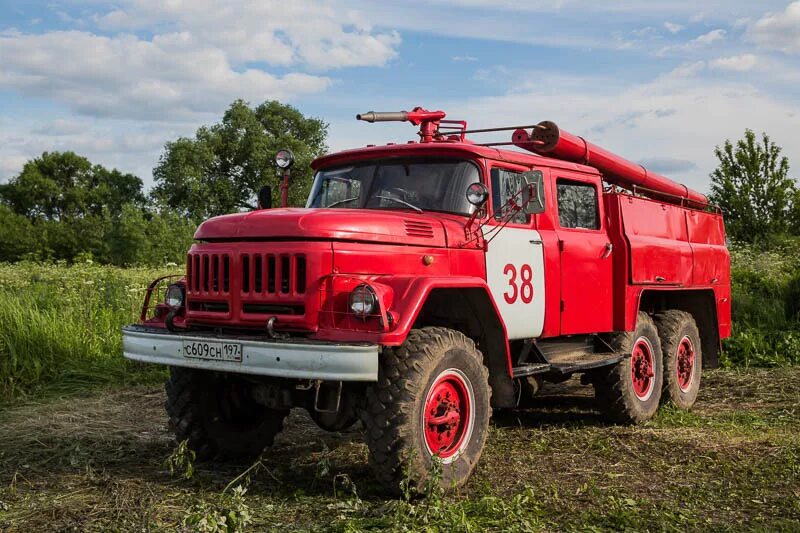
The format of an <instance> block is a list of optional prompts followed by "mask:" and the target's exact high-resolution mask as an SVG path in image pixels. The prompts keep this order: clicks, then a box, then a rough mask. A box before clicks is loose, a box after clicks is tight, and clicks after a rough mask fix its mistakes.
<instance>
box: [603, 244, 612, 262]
mask: <svg viewBox="0 0 800 533" xmlns="http://www.w3.org/2000/svg"><path fill="white" fill-rule="evenodd" d="M613 250H614V245H613V244H611V243H610V242H607V243H606V249H605V251H603V255H602V256H601V257H600V259H605V258H606V257H608V256H609V255H611V252H612V251H613Z"/></svg>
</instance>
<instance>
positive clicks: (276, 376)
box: [123, 108, 730, 489]
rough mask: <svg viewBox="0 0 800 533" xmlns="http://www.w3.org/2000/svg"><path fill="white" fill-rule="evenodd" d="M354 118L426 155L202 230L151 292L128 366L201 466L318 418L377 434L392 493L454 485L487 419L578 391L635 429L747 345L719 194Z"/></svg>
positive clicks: (376, 455)
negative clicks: (734, 333) (555, 393)
mask: <svg viewBox="0 0 800 533" xmlns="http://www.w3.org/2000/svg"><path fill="white" fill-rule="evenodd" d="M359 118H361V119H362V120H366V121H368V122H377V121H383V120H402V121H408V122H411V123H413V124H415V125H418V126H420V132H419V136H420V140H419V142H409V143H406V144H389V145H385V146H369V147H366V148H361V149H356V150H348V151H343V152H338V153H335V154H330V155H326V156H324V157H321V158H319V159H317V160H316V161H314V163H313V168H314V169H315V171H316V174H315V179H314V183H313V186H312V189H311V192H310V195H309V198H308V202H307V205H306V207H305V208H288V207H285V206H284V207H281V208H275V209H263V210H256V211H252V212H249V213H237V214H232V215H225V216H221V217H216V218H213V219H210V220H208V221H206V222H204V223H203V224H201V225H200V227H199V228H198V229H197V232H196V234H195V239H196V240H197V243H196V244H194V245H193V246H192V248H191V249H190V250H189V252H188V254H187V264H186V275H185V277H182V278H181V279H179V280H174V281H172V282H171V283H169V282H168V280H167V281H165V280H157V281H156V282H154V283H153V285H151V287H150V290H149V291H148V296H147V298H146V301H145V304H144V307H143V310H142V316H141V320H140V322H139V323H138V324H135V325H131V326H128V327H126V328H125V329H124V332H123V333H124V354H125V356H126V357H127V358H129V359H132V360H137V361H143V362H151V363H158V364H165V365H169V366H170V367H171V377H170V379H169V381H168V383H167V396H168V401H167V410H168V412H169V416H170V419H171V421H172V424H173V426H174V427H175V428H176V433H177V437H178V439H179V440H188V441H189V445H190V446H191V447H192V448H193V449H194V450H195V452H196V453H197V455H198V457H199V458H201V459H214V458H218V457H222V456H231V455H232V456H237V457H240V456H247V455H257V454H259V453H261V452H262V450H263V449H264V448H265V447H266V446H268V445H269V444H271V443H272V439H273V437H274V436H275V434H277V432H278V431H280V430H281V428H282V424H283V420H284V418H285V417H286V414H287V413H288V412H289V410H290V409H291V408H294V407H304V408H306V409H308V411H309V413H310V414H311V416H312V418H313V419H314V420H315V421H316V422H317V424H318V425H319V426H320V427H322V428H324V429H327V430H331V431H339V430H343V429H345V428H347V427H349V426H351V425H352V424H353V423H355V422H356V421H357V420H358V419H360V420H361V421H362V423H363V426H364V429H365V431H364V436H365V439H366V441H367V443H368V445H369V448H370V462H371V464H372V466H373V467H374V469H375V472H376V475H377V476H378V478H379V479H380V480H381V481H382V482H384V483H385V484H386V485H387V486H388V487H390V488H394V489H397V488H398V487H399V483H400V481H401V479H402V478H403V477H404V476H405V477H408V478H410V480H411V481H412V483H415V484H417V486H419V484H420V483H421V482H422V481H424V480H425V479H426V477H427V476H428V472H429V471H430V467H431V464H432V462H433V461H434V460H438V461H440V462H441V463H442V467H443V479H442V482H443V483H444V484H445V485H446V486H448V487H451V486H453V485H460V484H463V483H464V482H466V480H467V478H468V477H469V475H470V473H471V472H472V470H473V469H474V467H475V464H476V463H477V461H478V459H479V457H480V455H481V451H482V450H483V447H484V444H485V441H486V437H487V432H488V424H489V418H490V416H491V414H492V410H493V409H497V408H518V407H524V406H525V405H526V403H527V402H528V401H529V398H530V397H531V396H533V395H534V394H535V393H536V392H537V391H538V389H539V388H540V386H541V385H542V383H543V381H553V382H559V381H564V380H566V379H568V378H569V377H571V376H573V375H575V374H580V375H581V376H582V382H583V383H584V384H586V385H592V386H593V387H594V390H595V393H596V397H597V405H598V408H599V409H600V411H601V412H602V413H604V415H605V416H607V417H608V418H609V419H610V420H614V421H617V422H622V423H640V422H643V421H645V420H647V419H649V418H650V417H652V416H653V414H655V412H656V410H657V409H658V407H659V405H661V404H662V403H665V402H670V403H672V404H674V405H676V406H678V407H680V408H686V409H688V408H689V407H691V405H692V404H693V403H694V401H695V399H696V397H697V391H698V389H699V387H700V381H701V374H702V368H703V366H713V365H715V364H716V363H717V362H718V357H719V350H720V341H721V340H722V339H724V338H726V337H727V336H729V335H730V263H729V255H728V251H727V248H726V245H725V231H724V225H723V220H722V216H721V214H720V213H719V211H718V210H716V209H714V208H712V207H710V206H709V205H708V202H707V201H706V199H705V197H704V196H703V195H701V194H699V193H696V192H694V191H691V190H689V189H687V188H686V187H684V186H681V185H678V184H676V183H674V182H672V181H670V180H668V179H667V178H664V177H663V176H659V175H657V174H654V173H651V172H648V171H647V170H646V169H644V168H643V167H641V166H638V165H635V164H633V163H630V162H628V161H626V160H624V159H622V158H619V157H618V156H615V155H613V154H611V153H610V152H607V151H605V150H603V149H602V148H599V147H597V146H595V145H593V144H591V143H588V142H586V141H585V140H583V139H581V138H580V137H575V136H572V135H570V134H568V133H566V132H563V131H561V130H559V129H558V127H557V126H556V125H555V124H553V123H551V122H542V123H539V124H536V125H532V126H525V127H514V128H491V129H489V130H468V128H467V125H466V123H465V122H463V121H447V120H445V114H444V113H443V112H441V111H434V112H430V111H426V110H424V109H421V108H416V109H414V110H413V111H410V112H400V113H367V114H364V115H359ZM502 130H508V131H511V132H513V133H512V138H511V141H510V142H506V143H484V144H477V143H475V142H472V141H470V140H468V139H467V138H466V135H467V134H478V133H488V132H492V131H502ZM498 144H500V145H509V146H512V145H513V146H515V147H517V148H521V149H522V150H510V149H505V148H500V147H498V146H497V145H498ZM434 458H436V459H434Z"/></svg>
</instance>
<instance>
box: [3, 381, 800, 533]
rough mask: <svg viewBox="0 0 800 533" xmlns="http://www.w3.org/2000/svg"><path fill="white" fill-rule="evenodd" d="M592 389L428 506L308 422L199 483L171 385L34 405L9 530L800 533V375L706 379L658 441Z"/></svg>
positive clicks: (10, 430)
mask: <svg viewBox="0 0 800 533" xmlns="http://www.w3.org/2000/svg"><path fill="white" fill-rule="evenodd" d="M586 392H587V391H586V390H585V389H582V388H581V389H577V388H575V386H574V383H573V382H568V383H566V384H562V385H560V386H558V387H554V388H551V389H550V390H549V391H546V392H545V394H544V395H543V396H542V397H540V398H539V400H538V403H537V405H536V406H535V407H534V408H533V409H530V410H527V411H523V412H519V413H515V414H513V415H505V416H496V417H495V418H494V423H493V426H492V429H491V437H490V440H489V444H488V446H487V449H486V450H485V452H484V455H483V459H482V460H481V462H480V464H479V465H478V468H477V470H476V473H475V475H474V476H473V478H472V479H471V481H470V482H469V484H468V486H467V487H466V488H465V489H464V490H463V491H462V492H461V493H459V494H456V495H451V496H442V495H441V494H436V493H434V494H431V496H430V497H429V498H428V499H426V500H420V501H416V502H407V501H404V500H403V499H400V500H387V499H384V497H383V496H382V495H381V493H380V491H379V490H378V489H377V488H376V487H375V486H374V485H373V484H372V481H371V477H370V473H369V470H368V468H367V465H366V453H367V451H366V447H365V446H364V444H362V443H361V441H360V438H359V435H358V430H357V429H353V430H351V431H348V432H345V433H341V434H328V433H324V432H322V431H320V430H318V429H316V427H315V426H314V425H313V423H311V422H310V420H309V419H308V417H307V415H306V414H305V413H304V412H302V411H296V412H294V414H293V415H292V416H291V417H290V419H289V423H288V426H287V429H286V430H285V431H284V433H282V434H281V435H280V436H279V438H278V440H277V442H276V446H275V447H274V448H272V449H271V450H268V451H267V452H265V454H264V456H263V459H262V462H261V463H260V464H257V466H256V468H253V469H252V470H250V472H249V474H248V475H245V476H241V477H240V474H242V473H243V472H244V471H245V470H246V469H247V465H195V470H194V473H193V476H192V477H191V479H184V478H183V477H181V476H180V475H179V473H180V472H176V473H175V474H172V475H171V474H170V472H169V470H168V468H167V466H166V464H165V460H166V458H167V457H169V456H170V454H171V453H172V450H173V443H172V441H171V437H170V435H169V433H168V432H167V429H166V426H165V422H166V421H165V415H164V411H163V408H162V404H163V401H164V397H163V393H162V389H161V388H160V387H153V386H128V387H121V388H119V387H118V388H113V389H107V390H99V391H95V392H93V393H89V394H85V395H81V396H79V397H75V396H72V397H68V398H64V399H59V398H54V397H50V398H49V399H47V400H40V401H37V402H28V403H26V404H24V405H18V406H16V407H13V408H9V409H6V410H5V411H2V412H0V427H2V428H3V431H2V433H0V530H4V529H5V530H9V531H25V532H30V531H54V530H75V531H109V530H121V531H147V530H163V529H168V530H174V529H180V528H182V527H184V526H183V524H187V525H191V527H190V528H189V529H196V528H198V527H199V526H198V524H200V525H202V524H208V520H212V521H213V519H214V517H219V516H220V515H222V514H226V513H232V515H231V516H233V517H236V518H239V519H244V520H245V521H249V523H250V529H251V530H265V529H272V530H277V531H285V530H291V529H294V530H318V531H364V530H380V529H392V530H406V531H419V530H422V529H426V528H427V529H428V530H429V531H499V530H513V531H539V530H549V531H553V530H575V531H593V530H607V529H622V530H638V531H643V530H651V531H655V530H659V531H661V530H665V531H686V530H698V531H699V530H715V531H719V530H722V531H725V530H731V531H738V530H761V531H799V530H800V405H798V403H799V399H800V369H797V368H792V369H777V370H746V371H736V370H717V371H712V372H709V373H708V374H707V378H706V381H705V385H704V387H703V389H702V391H701V397H700V399H699V401H698V404H697V406H696V409H695V410H694V411H692V412H691V413H683V412H677V411H674V410H665V411H662V412H661V413H660V414H659V415H658V417H657V418H656V419H655V420H654V421H652V422H650V423H648V424H647V425H645V426H643V427H625V426H610V425H605V424H603V423H602V422H601V421H600V420H599V417H598V415H597V414H596V413H595V412H594V411H593V410H592V409H591V403H590V402H589V398H588V397H587V396H586ZM179 470H180V469H179ZM237 478H238V479H237ZM226 487H228V488H227V490H226ZM235 487H242V488H246V489H247V490H246V492H245V493H244V494H241V493H240V489H239V490H235ZM203 520H206V522H203ZM187 527H189V526H187Z"/></svg>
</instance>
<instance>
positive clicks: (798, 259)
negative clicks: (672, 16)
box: [0, 240, 800, 403]
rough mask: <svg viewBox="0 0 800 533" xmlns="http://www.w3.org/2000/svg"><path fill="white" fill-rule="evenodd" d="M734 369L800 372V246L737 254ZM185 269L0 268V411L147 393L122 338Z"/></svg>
mask: <svg viewBox="0 0 800 533" xmlns="http://www.w3.org/2000/svg"><path fill="white" fill-rule="evenodd" d="M731 256H732V262H733V265H732V272H733V282H732V288H733V297H732V302H733V319H734V320H733V337H732V338H731V339H729V340H727V341H726V342H725V343H724V346H725V352H724V357H723V363H724V364H725V365H726V366H728V367H753V366H756V367H758V366H762V367H763V366H786V365H793V364H800V241H794V240H787V241H785V242H783V243H782V244H780V245H775V246H774V247H773V248H772V249H770V250H762V249H758V248H756V247H753V246H739V245H737V246H733V247H732V249H731ZM181 271H182V266H177V265H175V266H166V267H163V268H118V267H111V266H99V265H96V264H92V263H90V262H84V263H80V264H74V265H67V264H64V263H59V264H42V263H33V262H22V263H15V264H8V263H0V403H3V402H8V401H9V400H10V399H13V398H18V397H20V396H26V395H30V394H37V393H38V394H40V393H42V392H46V391H54V390H61V391H64V390H76V391H79V390H82V389H84V388H86V387H89V386H93V385H97V384H113V383H148V382H152V381H153V380H154V379H160V378H161V377H162V376H163V370H161V369H159V368H157V367H152V366H148V365H137V364H133V363H129V362H127V361H125V360H124V359H122V357H121V355H120V352H121V334H120V328H121V327H122V326H123V325H125V324H128V323H131V322H134V321H135V320H136V319H137V317H138V314H139V310H140V307H141V303H142V299H143V297H144V292H145V288H146V286H147V284H148V283H149V282H150V281H151V280H152V279H154V278H156V277H158V276H161V275H165V274H179V273H181Z"/></svg>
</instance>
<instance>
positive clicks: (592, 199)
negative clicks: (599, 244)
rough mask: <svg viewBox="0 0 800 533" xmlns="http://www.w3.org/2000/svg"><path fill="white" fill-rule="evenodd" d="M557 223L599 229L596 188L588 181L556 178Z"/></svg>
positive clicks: (563, 225)
mask: <svg viewBox="0 0 800 533" xmlns="http://www.w3.org/2000/svg"><path fill="white" fill-rule="evenodd" d="M556 191H557V195H558V223H559V225H560V226H561V227H562V228H581V229H600V216H599V215H598V205H597V188H596V187H595V186H594V185H592V184H590V183H582V182H580V181H571V180H565V179H558V180H557V181H556Z"/></svg>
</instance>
